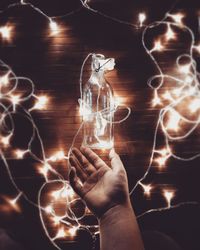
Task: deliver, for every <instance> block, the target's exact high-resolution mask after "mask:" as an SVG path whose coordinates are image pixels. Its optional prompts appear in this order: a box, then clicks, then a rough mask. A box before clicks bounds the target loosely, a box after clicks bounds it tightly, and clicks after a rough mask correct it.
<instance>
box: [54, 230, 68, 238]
mask: <svg viewBox="0 0 200 250" xmlns="http://www.w3.org/2000/svg"><path fill="white" fill-rule="evenodd" d="M65 237H66V232H65V229H64V228H63V227H62V228H60V229H59V230H58V233H57V234H56V237H55V239H59V238H65Z"/></svg>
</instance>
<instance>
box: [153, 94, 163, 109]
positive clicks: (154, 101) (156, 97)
mask: <svg viewBox="0 0 200 250" xmlns="http://www.w3.org/2000/svg"><path fill="white" fill-rule="evenodd" d="M160 104H162V102H161V100H160V98H159V97H158V93H157V91H155V92H154V98H153V100H152V106H153V107H155V106H157V105H160Z"/></svg>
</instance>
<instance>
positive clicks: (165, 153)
mask: <svg viewBox="0 0 200 250" xmlns="http://www.w3.org/2000/svg"><path fill="white" fill-rule="evenodd" d="M155 152H156V153H158V154H160V155H162V156H166V155H169V154H170V153H171V149H170V148H163V149H160V150H155Z"/></svg>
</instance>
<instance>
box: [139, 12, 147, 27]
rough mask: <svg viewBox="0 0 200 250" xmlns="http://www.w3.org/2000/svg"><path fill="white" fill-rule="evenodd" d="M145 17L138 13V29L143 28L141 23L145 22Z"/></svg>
mask: <svg viewBox="0 0 200 250" xmlns="http://www.w3.org/2000/svg"><path fill="white" fill-rule="evenodd" d="M146 18H147V17H146V15H145V13H139V15H138V19H139V25H140V27H142V26H143V23H144V21H145V20H146Z"/></svg>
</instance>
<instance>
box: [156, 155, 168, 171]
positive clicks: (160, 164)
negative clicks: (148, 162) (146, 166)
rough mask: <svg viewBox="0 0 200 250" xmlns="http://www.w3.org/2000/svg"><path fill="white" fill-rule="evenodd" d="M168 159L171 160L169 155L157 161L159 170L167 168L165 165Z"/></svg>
mask: <svg viewBox="0 0 200 250" xmlns="http://www.w3.org/2000/svg"><path fill="white" fill-rule="evenodd" d="M168 158H169V156H168V155H166V156H161V157H159V158H157V159H155V162H156V163H158V167H159V168H163V167H164V166H165V163H166V161H167V159H168Z"/></svg>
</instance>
